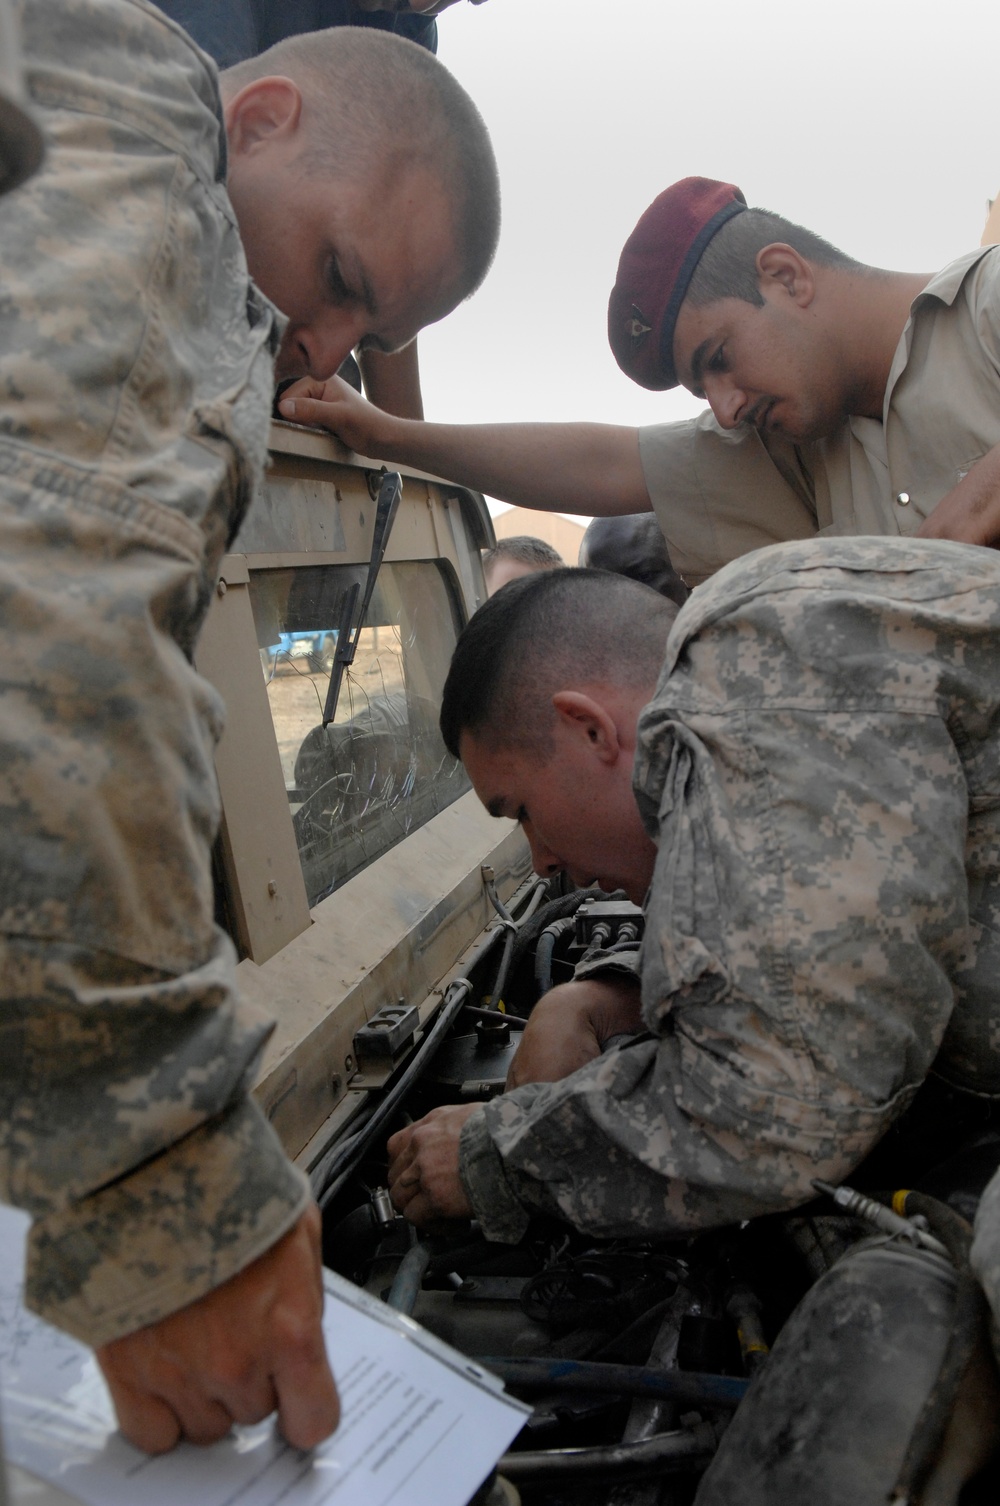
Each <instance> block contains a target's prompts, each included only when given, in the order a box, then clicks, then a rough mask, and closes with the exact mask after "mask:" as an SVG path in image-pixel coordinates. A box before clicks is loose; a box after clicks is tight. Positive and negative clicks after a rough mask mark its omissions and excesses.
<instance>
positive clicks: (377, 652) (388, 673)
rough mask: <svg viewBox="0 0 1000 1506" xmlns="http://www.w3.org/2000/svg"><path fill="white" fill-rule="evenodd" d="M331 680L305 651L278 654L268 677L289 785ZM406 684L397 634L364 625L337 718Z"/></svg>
mask: <svg viewBox="0 0 1000 1506" xmlns="http://www.w3.org/2000/svg"><path fill="white" fill-rule="evenodd" d="M329 683H330V674H329V671H328V670H319V671H316V670H313V669H311V668H310V666H309V660H308V658H307V657H306V656H305V655H303V656H302V657H301V658H298V657H296V658H291V659H290V658H281V659H279V661H278V663H277V665H276V667H275V670H274V672H273V674H272V675H271V678H270V680H269V682H268V687H267V695H268V700H269V701H270V703H271V717H272V720H273V721H274V730H275V734H276V736H277V739H278V751H279V753H280V754H281V767H282V771H283V773H284V776H285V783H286V785H289V786H291V785H292V784H294V782H295V759H296V756H297V754H298V751H299V748H300V747H301V745H302V739H303V738H304V737H305V735H306V733H307V732H310V731H311V730H312V728H313V727H316V726H318V725H319V723H320V722H321V721H322V720H323V707H324V704H325V702H326V692H327V686H328V685H329ZM403 686H404V681H403V658H402V653H401V651H400V647H399V643H398V638H397V636H396V635H395V634H393V633H392V632H391V631H389V630H387V629H386V628H365V629H364V630H363V631H362V633H361V635H360V637H359V640H358V648H357V653H356V654H355V657H354V663H353V665H352V666H351V669H350V670H349V671H348V672H347V673H346V674H345V675H344V680H343V684H342V685H341V687H340V699H339V701H338V703H337V714H336V716H335V717H334V721H335V722H338V723H339V722H347V721H350V719H351V718H352V717H354V716H359V715H360V714H362V713H363V711H364V709H365V706H366V705H367V703H368V698H369V697H370V696H381V695H386V694H387V693H388V692H389V691H392V690H402V689H403Z"/></svg>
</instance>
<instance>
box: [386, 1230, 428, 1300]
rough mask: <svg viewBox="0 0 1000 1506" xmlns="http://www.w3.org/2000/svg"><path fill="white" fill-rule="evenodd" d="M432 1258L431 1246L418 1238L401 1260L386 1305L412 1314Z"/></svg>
mask: <svg viewBox="0 0 1000 1506" xmlns="http://www.w3.org/2000/svg"><path fill="white" fill-rule="evenodd" d="M430 1259H431V1247H430V1245H428V1244H425V1243H424V1242H423V1240H418V1241H417V1243H416V1244H415V1245H411V1246H410V1248H409V1249H408V1250H407V1252H406V1254H405V1255H404V1256H403V1258H402V1260H401V1261H400V1262H399V1269H398V1270H397V1272H396V1274H395V1276H394V1278H393V1282H392V1286H391V1287H390V1288H389V1295H388V1296H387V1297H386V1299H385V1304H386V1307H392V1308H395V1310H396V1312H398V1313H408V1314H410V1315H411V1316H412V1313H413V1309H414V1308H415V1307H416V1305H417V1298H418V1296H419V1295H420V1288H421V1286H422V1285H423V1280H424V1276H425V1275H426V1273H427V1267H428V1265H429V1264H430Z"/></svg>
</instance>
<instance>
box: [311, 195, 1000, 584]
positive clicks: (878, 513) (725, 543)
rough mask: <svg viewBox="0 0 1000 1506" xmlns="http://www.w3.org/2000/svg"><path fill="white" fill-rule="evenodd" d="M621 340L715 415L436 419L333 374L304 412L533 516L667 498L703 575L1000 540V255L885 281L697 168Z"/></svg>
mask: <svg viewBox="0 0 1000 1506" xmlns="http://www.w3.org/2000/svg"><path fill="white" fill-rule="evenodd" d="M609 336H610V341H611V347H612V350H613V351H614V354H615V357H616V359H617V361H618V363H619V365H620V366H621V368H622V370H623V371H624V372H625V373H626V374H627V375H628V376H630V377H631V378H632V379H633V380H634V381H636V382H638V383H639V385H640V386H643V387H647V388H652V389H654V390H663V389H665V388H669V387H674V386H677V385H678V384H679V383H681V384H683V385H684V386H686V387H688V388H689V389H690V390H691V391H692V392H694V393H695V394H696V395H697V396H700V397H704V398H705V399H706V400H707V402H708V405H709V407H708V409H707V410H706V411H705V412H704V413H703V414H702V415H700V416H699V417H698V418H696V419H690V420H687V421H685V422H682V423H670V424H659V425H654V426H651V427H648V428H643V429H638V430H636V429H631V428H619V427H612V426H610V425H603V424H509V425H477V426H455V425H445V424H419V423H405V422H403V421H400V420H395V419H390V418H389V417H388V416H387V415H385V414H382V413H379V412H378V410H374V409H372V408H371V407H370V406H366V405H365V404H363V402H362V401H361V400H360V399H358V398H357V397H356V395H355V394H352V393H350V392H347V391H344V390H342V389H341V388H340V387H339V386H338V384H336V383H332V384H328V385H324V384H320V383H315V382H314V383H306V384H303V385H302V386H301V387H300V389H299V390H298V391H297V392H292V393H290V394H289V395H288V399H287V400H286V405H285V407H284V411H285V413H286V415H287V416H289V417H295V418H297V419H299V420H300V421H304V422H306V423H319V424H322V425H324V426H326V427H329V428H332V429H333V430H334V431H335V432H336V433H338V434H339V435H340V436H341V438H343V439H344V440H345V441H346V442H347V443H348V444H350V445H352V446H353V447H354V448H355V449H356V450H359V451H361V452H362V453H364V454H376V455H380V456H383V457H385V458H386V459H391V460H400V461H406V462H408V463H410V464H414V465H419V466H422V467H423V468H425V469H428V470H432V471H435V472H436V473H437V474H439V475H445V476H448V477H449V478H450V479H452V480H454V481H457V482H462V483H464V484H466V485H470V486H476V487H480V488H481V489H483V490H484V491H488V492H489V493H490V494H491V495H492V496H494V497H499V498H501V499H503V500H504V501H508V502H513V503H519V504H521V505H522V506H527V507H540V508H551V509H556V510H562V511H570V512H576V513H581V512H582V513H590V514H592V515H593V516H606V515H616V514H620V513H635V512H642V511H648V510H649V509H650V508H652V509H653V511H655V513H656V515H657V518H658V520H659V522H660V525H661V527H662V529H663V533H664V535H665V537H666V540H667V545H668V548H669V551H670V557H671V560H672V561H673V564H674V567H675V568H676V569H677V570H678V571H679V572H680V573H681V574H682V575H683V577H684V579H685V580H687V581H688V582H689V583H690V584H691V585H696V584H698V583H699V582H700V581H703V580H705V579H707V577H708V576H710V575H711V574H713V573H714V571H716V570H717V569H719V568H720V566H722V565H724V564H726V563H727V562H728V561H729V560H732V559H735V558H737V557H738V556H741V555H743V554H747V553H749V552H750V551H751V550H754V549H759V548H761V547H763V546H764V545H767V544H775V543H780V542H782V541H785V540H790V539H800V538H809V537H812V536H813V535H815V534H819V533H837V534H863V535H865V534H883V535H911V534H917V533H920V534H923V535H928V536H935V537H946V538H955V539H960V540H963V541H965V542H968V543H979V544H991V543H996V542H997V541H998V540H1000V449H998V448H997V447H998V446H1000V248H996V247H979V248H977V249H976V250H975V251H971V252H969V253H967V254H966V255H964V256H962V257H959V258H958V260H957V261H954V262H952V263H951V264H950V265H949V266H948V267H945V268H944V270H943V271H941V272H938V273H936V274H934V275H933V276H931V275H930V274H926V273H917V274H913V273H902V272H888V271H883V270H880V269H878V268H875V267H869V266H865V265H863V264H862V263H860V262H857V261H855V260H853V259H852V258H851V257H850V256H847V255H846V254H845V253H844V252H842V251H839V250H837V248H836V247H834V246H832V245H830V244H829V243H828V242H826V241H824V240H823V239H822V238H821V237H820V236H818V235H815V234H814V233H813V232H812V231H809V230H805V229H803V228H802V227H801V226H799V225H794V224H792V223H791V222H790V221H788V220H786V219H783V218H782V217H781V216H779V215H776V214H773V213H771V212H770V211H768V210H762V209H753V208H750V207H748V205H747V203H746V200H745V197H744V195H743V193H742V192H741V191H740V189H739V188H737V187H736V186H735V185H734V184H732V183H722V182H716V181H714V180H712V179H708V178H685V179H683V180H682V181H681V182H679V183H675V184H673V185H672V187H670V188H668V189H666V190H665V192H663V193H661V194H660V195H659V197H658V198H657V199H655V200H654V202H653V203H652V204H651V205H650V207H649V208H648V209H647V210H646V212H645V213H644V214H643V215H642V217H641V219H640V220H639V222H638V224H637V225H636V227H635V229H634V231H633V232H632V234H631V235H630V236H629V239H628V241H627V242H626V244H625V248H624V250H623V252H622V256H621V261H620V263H619V268H618V276H617V279H616V282H615V286H614V290H613V292H612V294H611V302H610V309H609Z"/></svg>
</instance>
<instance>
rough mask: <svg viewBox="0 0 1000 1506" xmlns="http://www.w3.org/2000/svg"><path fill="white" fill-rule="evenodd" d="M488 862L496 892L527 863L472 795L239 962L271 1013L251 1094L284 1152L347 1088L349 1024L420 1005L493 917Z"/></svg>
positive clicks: (510, 886)
mask: <svg viewBox="0 0 1000 1506" xmlns="http://www.w3.org/2000/svg"><path fill="white" fill-rule="evenodd" d="M501 831H503V832H504V835H502V836H500V838H499V840H498V832H501ZM487 862H488V863H490V864H492V866H493V867H494V868H495V869H496V872H497V875H498V881H499V883H500V886H501V893H503V894H504V895H509V894H511V893H512V892H513V890H514V889H515V888H516V886H517V884H518V883H519V882H520V881H521V880H522V879H523V878H524V877H525V876H526V874H527V873H528V871H529V861H528V852H527V846H526V844H525V842H524V838H523V836H522V835H521V833H520V831H519V830H518V829H517V828H516V827H513V826H511V825H508V824H507V823H503V824H502V825H501V824H500V823H498V822H497V821H496V820H494V819H493V818H492V817H491V816H489V815H487V813H486V812H485V811H484V810H483V808H482V806H481V805H480V804H479V801H478V800H477V798H476V796H475V795H474V794H472V793H471V792H470V793H469V794H467V795H464V796H463V797H462V798H461V799H460V800H458V801H456V802H455V804H454V805H452V806H449V807H448V809H447V810H445V811H442V812H441V814H440V815H438V816H435V817H434V819H433V820H432V821H429V822H428V823H427V825H426V826H423V827H421V828H420V830H419V831H416V832H414V833H413V834H412V835H411V836H409V837H407V839H406V841H405V842H402V843H400V845H399V846H398V847H394V848H392V849H391V851H389V852H387V853H386V854H385V855H384V856H383V857H381V858H379V859H378V860H377V861H376V862H374V863H373V864H372V865H371V867H369V868H367V869H365V870H364V871H363V872H362V873H360V874H358V875H357V876H356V877H355V878H353V879H352V880H351V881H350V883H348V884H346V885H345V886H344V888H343V889H342V890H340V891H338V892H337V893H334V894H332V895H331V896H330V898H329V899H327V900H324V901H323V903H322V904H320V905H318V906H317V907H316V908H315V909H314V910H313V912H312V913H313V921H314V924H313V925H312V926H311V927H310V929H309V930H308V931H307V932H305V933H303V934H302V935H301V936H299V937H297V938H296V939H295V941H294V942H293V943H292V944H291V945H289V946H286V947H285V949H284V950H283V952H282V953H281V956H280V957H274V958H272V959H271V960H270V961H269V962H266V963H264V964H263V965H257V964H255V963H254V962H252V961H246V962H242V963H240V966H239V969H238V978H239V982H240V987H241V990H242V992H243V994H244V996H245V997H246V998H247V999H249V1000H251V1001H252V1002H254V1003H256V1004H258V1005H259V1006H260V1007H261V1008H262V1009H264V1010H265V1011H266V1012H267V1013H269V1014H271V1015H272V1016H274V1015H277V1018H278V1028H277V1030H276V1032H275V1035H274V1037H273V1038H272V1040H271V1042H270V1044H269V1047H268V1051H267V1054H266V1057H265V1059H264V1062H263V1065H262V1069H261V1076H260V1079H259V1082H258V1086H257V1089H256V1094H257V1098H258V1100H259V1101H260V1103H261V1105H262V1106H263V1108H264V1110H265V1112H267V1113H268V1114H269V1115H270V1116H271V1118H272V1120H273V1123H274V1125H275V1128H276V1129H277V1130H278V1133H279V1134H280V1135H281V1137H282V1140H283V1141H284V1143H285V1146H286V1148H287V1150H288V1151H289V1153H290V1154H291V1155H297V1154H298V1153H299V1151H301V1149H302V1147H303V1146H304V1145H305V1144H306V1143H307V1142H308V1141H309V1140H310V1139H311V1138H312V1137H313V1136H314V1135H315V1133H316V1131H317V1130H318V1129H319V1127H320V1126H321V1125H322V1124H323V1122H324V1121H325V1120H326V1119H327V1118H328V1117H329V1116H330V1114H331V1113H332V1112H333V1110H334V1108H335V1107H336V1105H337V1103H338V1102H339V1100H340V1099H341V1098H342V1097H343V1095H344V1093H345V1092H346V1091H347V1088H348V1084H349V1082H350V1080H351V1077H352V1076H353V1075H354V1074H355V1072H356V1063H355V1062H354V1059H353V1041H354V1033H355V1031H356V1030H357V1029H358V1028H359V1027H360V1026H361V1025H363V1024H364V1023H365V1022H366V1021H367V1020H369V1019H370V1018H371V1017H372V1015H374V1014H375V1013H376V1011H377V1010H378V1009H380V1008H381V1007H382V1006H383V1005H384V1004H394V1003H396V1002H397V1001H398V1000H399V999H400V998H401V997H402V998H404V999H406V1001H407V1002H409V1003H413V1004H417V1005H420V1004H422V1003H424V1001H425V1000H426V999H427V997H428V995H429V994H431V993H432V991H433V990H434V988H435V987H436V985H437V984H438V983H439V982H440V980H441V979H442V978H443V977H444V976H445V975H446V974H447V973H448V971H449V970H450V969H451V968H452V967H453V965H454V963H455V961H456V959H457V958H458V957H459V956H460V955H461V953H462V952H463V951H464V950H465V948H466V947H467V946H469V944H470V943H471V942H472V941H473V939H474V938H475V937H476V936H477V935H478V934H479V932H480V931H482V929H483V927H484V926H485V925H486V924H488V922H489V921H490V920H491V919H493V918H494V916H493V911H492V909H491V907H490V904H489V901H488V899H487V897H486V894H485V891H484V889H483V884H482V877H481V874H480V866H481V865H482V864H483V863H487Z"/></svg>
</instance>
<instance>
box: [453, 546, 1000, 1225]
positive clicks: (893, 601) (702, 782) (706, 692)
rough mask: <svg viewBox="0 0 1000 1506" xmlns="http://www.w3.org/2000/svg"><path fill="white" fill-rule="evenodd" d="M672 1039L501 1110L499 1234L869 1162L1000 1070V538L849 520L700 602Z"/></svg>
mask: <svg viewBox="0 0 1000 1506" xmlns="http://www.w3.org/2000/svg"><path fill="white" fill-rule="evenodd" d="M634 781H635V792H636V799H637V801H638V803H639V806H640V809H641V811H642V814H643V818H644V820H645V823H646V825H647V827H648V829H649V831H650V833H651V835H653V837H654V838H655V839H656V841H657V844H658V854H657V860H656V868H655V873H654V878H653V883H652V886H651V889H650V893H649V897H648V901H647V921H646V935H645V939H644V942H643V947H642V952H641V958H640V965H641V975H642V997H643V1016H644V1020H645V1023H646V1025H647V1027H648V1029H649V1031H650V1032H651V1037H652V1038H650V1037H649V1036H643V1037H641V1038H639V1039H638V1040H637V1041H636V1043H635V1044H632V1045H630V1046H626V1047H625V1048H623V1049H617V1050H612V1051H610V1052H606V1053H605V1054H604V1055H603V1056H602V1057H600V1058H599V1059H598V1060H596V1061H594V1062H592V1063H591V1064H589V1065H588V1066H586V1067H584V1068H583V1069H582V1070H580V1071H579V1072H576V1073H574V1074H573V1075H572V1076H571V1077H568V1078H566V1079H564V1080H563V1081H561V1082H557V1083H551V1084H532V1085H529V1086H526V1087H523V1088H520V1089H518V1090H516V1091H515V1092H512V1093H510V1094H507V1095H505V1096H504V1097H502V1098H500V1099H497V1100H495V1101H494V1102H493V1103H491V1104H489V1105H487V1106H486V1107H485V1108H484V1109H483V1111H482V1113H481V1114H477V1115H475V1116H473V1118H472V1119H470V1120H469V1122H468V1123H467V1125H466V1126H465V1129H464V1131H463V1135H462V1142H461V1171H462V1178H463V1182H464V1184H465V1186H466V1189H467V1191H468V1193H469V1196H470V1198H471V1200H472V1203H473V1206H474V1209H475V1213H476V1216H477V1217H478V1218H479V1219H480V1220H481V1222H482V1224H483V1226H484V1229H485V1231H486V1232H487V1234H488V1235H489V1236H491V1237H493V1238H497V1239H508V1240H513V1239H516V1238H518V1237H519V1235H520V1234H521V1233H522V1232H523V1231H524V1228H525V1226H526V1222H527V1217H528V1212H529V1211H530V1210H531V1209H541V1210H544V1211H547V1212H550V1213H556V1214H558V1215H560V1216H561V1217H563V1218H565V1219H566V1220H567V1221H569V1222H570V1223H572V1224H574V1225H576V1226H577V1227H579V1228H581V1229H584V1230H586V1231H588V1232H591V1233H593V1234H598V1235H623V1234H635V1233H638V1232H643V1233H648V1234H656V1235H673V1234H679V1233H683V1232H686V1231H689V1230H693V1229H698V1228H704V1227H709V1226H712V1225H720V1224H724V1223H729V1222H732V1221H734V1220H739V1219H744V1218H749V1217H751V1216H752V1215H755V1214H760V1213H766V1212H769V1211H773V1210H777V1209H781V1208H786V1207H791V1206H794V1205H795V1204H797V1203H800V1202H802V1201H805V1200H807V1199H808V1198H810V1197H811V1196H813V1189H812V1187H811V1185H810V1183H811V1179H812V1178H813V1177H817V1176H819V1177H825V1178H828V1179H829V1180H831V1181H837V1180H840V1179H841V1178H843V1177H846V1176H847V1174H848V1173H849V1172H850V1171H851V1170H852V1169H853V1168H854V1167H855V1166H857V1165H858V1163H859V1162H860V1161H861V1160H862V1158H863V1157H864V1156H865V1154H866V1153H867V1151H868V1150H869V1149H870V1148H871V1147H872V1146H873V1145H874V1143H875V1142H876V1141H877V1140H878V1138H879V1137H880V1136H881V1135H882V1133H883V1132H884V1131H885V1129H886V1128H887V1127H888V1126H889V1124H890V1123H891V1122H892V1121H893V1120H894V1119H896V1118H897V1117H898V1116H899V1115H900V1114H901V1113H902V1111H903V1110H904V1109H905V1108H906V1107H907V1106H908V1104H909V1103H910V1101H911V1099H912V1098H913V1096H914V1094H915V1092H916V1090H917V1087H918V1086H919V1085H920V1083H921V1082H922V1081H923V1079H924V1078H925V1077H926V1075H927V1073H928V1072H929V1070H930V1069H931V1066H932V1064H933V1065H934V1069H935V1071H936V1072H938V1073H940V1074H941V1075H942V1076H944V1077H945V1078H946V1079H948V1080H949V1081H950V1082H952V1083H954V1084H956V1085H959V1086H961V1087H963V1088H965V1089H970V1090H973V1091H976V1092H985V1093H997V1092H1000V556H998V555H997V554H995V553H994V552H993V551H991V550H985V549H977V548H975V547H972V546H968V545H962V544H952V543H939V542H933V541H924V540H893V539H824V540H816V541H810V542H805V543H790V544H782V545H778V546H777V547H775V548H772V549H767V550H761V551H760V552H758V553H756V554H753V555H750V556H747V557H746V558H745V559H742V560H739V561H736V562H735V563H733V564H731V565H729V566H727V567H726V568H725V569H724V570H722V571H721V572H720V573H719V574H718V575H716V576H715V577H714V578H713V579H712V580H711V581H710V582H709V583H708V584H706V585H704V586H702V587H700V588H699V590H697V591H696V592H695V593H694V595H693V596H692V597H691V599H690V601H689V602H688V604H687V605H686V606H685V607H684V608H683V609H682V611H681V613H680V616H679V617H678V619H677V622H676V624H675V627H674V629H673V631H672V633H671V635H670V639H669V641H668V645H667V656H666V662H665V664H664V668H663V672H662V674H661V677H660V682H659V685H658V687H657V691H656V695H655V697H654V698H653V700H652V701H651V702H650V704H649V705H648V706H647V707H646V708H645V710H644V712H643V714H642V717H641V719H640V723H639V743H638V752H637V756H636V765H635V774H634Z"/></svg>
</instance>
